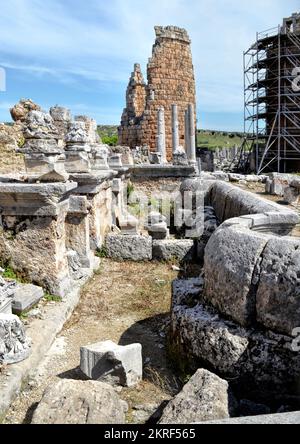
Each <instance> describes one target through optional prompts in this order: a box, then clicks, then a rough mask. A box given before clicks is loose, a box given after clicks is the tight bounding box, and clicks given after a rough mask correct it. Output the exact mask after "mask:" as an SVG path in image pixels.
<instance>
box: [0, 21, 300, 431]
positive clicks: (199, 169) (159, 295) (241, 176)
mask: <svg viewBox="0 0 300 444" xmlns="http://www.w3.org/2000/svg"><path fill="white" fill-rule="evenodd" d="M298 18H299V15H297V14H296V15H293V16H292V17H291V19H286V20H285V22H284V23H285V26H286V27H288V29H287V28H286V27H283V28H282V27H281V28H280V29H281V31H280V32H281V33H282V34H283V36H284V37H283V40H284V41H285V42H286V41H287V38H288V36H287V35H286V33H287V32H288V33H290V32H291V33H293V34H295V37H293V39H294V40H293V42H294V44H295V45H296V43H298V39H299V27H298ZM155 32H156V41H155V44H154V47H153V53H152V57H151V58H150V60H149V63H148V67H147V83H145V81H144V78H143V75H142V70H141V67H140V65H138V64H136V65H135V66H134V71H133V73H132V75H131V78H130V81H129V85H128V88H127V93H126V108H125V110H124V112H123V115H122V122H121V126H120V127H119V141H118V144H117V145H116V146H110V145H108V144H105V143H103V141H102V140H101V137H100V135H99V131H98V128H97V122H96V121H95V120H94V119H93V118H90V117H89V116H86V115H80V116H73V115H72V113H71V111H70V110H69V109H67V108H65V107H62V106H53V107H51V108H50V109H49V110H43V109H42V108H41V107H40V106H39V105H37V104H35V103H34V102H33V101H31V100H27V99H26V100H25V99H23V100H21V101H20V102H19V103H18V104H17V105H15V106H14V107H13V108H12V109H11V116H12V119H13V123H11V124H10V125H7V124H1V125H0V143H1V147H2V145H3V153H5V156H6V155H7V153H8V152H9V153H10V154H11V156H12V161H11V164H10V165H9V166H6V167H5V168H6V170H5V171H3V170H1V173H0V267H1V268H0V393H1V397H0V419H1V421H3V422H4V423H19V422H24V423H32V424H62V423H63V424H152V425H153V424H159V425H170V424H187V425H193V424H198V423H210V422H215V421H217V422H221V423H222V422H225V423H231V422H232V421H233V422H234V421H236V423H247V422H250V423H251V422H253V423H255V422H258V423H300V414H299V411H300V384H299V381H300V239H299V236H300V230H299V227H300V207H299V204H300V202H299V200H300V179H299V175H298V174H292V173H291V174H287V173H286V174H281V173H280V172H278V171H277V170H276V169H273V170H272V171H271V172H269V171H264V174H246V173H245V171H238V168H237V166H238V165H239V163H245V162H244V161H249V157H251V152H248V151H247V152H245V146H244V145H243V146H242V147H239V149H237V148H236V147H235V148H234V149H233V150H232V151H230V148H228V147H223V148H219V149H217V150H216V151H215V153H214V156H213V155H212V154H211V153H210V152H209V150H204V151H202V152H201V155H199V150H197V134H196V131H197V129H196V97H195V79H194V70H193V64H192V56H191V40H190V38H189V36H188V33H187V31H186V30H184V29H181V28H178V27H175V26H167V27H161V26H157V27H155ZM265 43H266V42H265ZM269 43H270V45H274V44H275V43H274V39H273V38H272V39H271V40H270V41H269ZM293 60H294V59H293ZM261 63H268V62H267V61H264V62H261ZM285 68H286V69H289V68H290V66H289V65H288V64H287V65H286V67H285ZM297 94H298V93H297ZM297 97H298V96H297ZM269 105H270V104H269ZM270 107H271V109H270ZM273 107H275V104H274V103H273V102H272V104H271V105H270V106H269V111H270V115H273V114H274V112H275V111H274V112H273ZM296 123H297V121H296V118H295V119H294V120H293V129H292V134H293V136H292V137H293V138H294V137H296V136H297V137H298V136H299V134H300V133H299V125H298V126H297V127H296V129H295V125H296ZM268 125H269V124H268ZM273 131H275V125H274V127H273ZM296 133H297V134H298V135H297V134H296ZM269 136H270V135H269ZM276 136H278V135H277V134H276V132H272V137H271V138H270V140H272V138H273V137H274V138H275V137H276ZM286 137H287V136H285V135H284V137H283V138H285V139H286ZM245 140H246V138H245ZM293 140H294V139H293ZM243 143H245V142H243ZM286 143H287V140H286ZM289 143H290V142H289ZM274 144H275V143H274ZM280 149H281V148H280ZM268 152H269V150H268ZM252 153H253V151H252ZM243 156H244V157H243ZM253 159H254V161H255V160H257V158H256V159H255V158H253ZM253 159H252V160H253ZM281 160H284V159H281ZM286 160H287V159H286ZM260 173H262V171H261V172H260Z"/></svg>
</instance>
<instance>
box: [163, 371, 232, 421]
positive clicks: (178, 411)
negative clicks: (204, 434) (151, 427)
mask: <svg viewBox="0 0 300 444" xmlns="http://www.w3.org/2000/svg"><path fill="white" fill-rule="evenodd" d="M229 403H230V400H229V394H228V383H227V381H224V379H221V378H219V377H218V376H216V375H214V374H213V373H211V372H209V371H207V370H204V369H199V370H198V371H197V372H196V373H195V374H194V376H192V378H191V379H190V380H189V382H188V383H187V384H186V385H185V386H184V387H183V389H182V391H181V392H180V393H179V394H178V395H177V396H175V398H174V399H173V400H172V401H170V402H169V404H168V405H167V407H166V408H165V409H164V412H163V415H162V417H161V419H160V421H159V423H160V424H191V423H193V422H199V421H209V420H214V419H223V418H229V413H230V411H229V410H230V407H229Z"/></svg>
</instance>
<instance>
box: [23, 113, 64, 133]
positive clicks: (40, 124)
mask: <svg viewBox="0 0 300 444" xmlns="http://www.w3.org/2000/svg"><path fill="white" fill-rule="evenodd" d="M24 137H25V139H52V138H54V139H57V138H58V132H57V128H56V126H55V125H54V122H53V119H52V117H51V116H50V114H48V113H44V112H42V111H30V112H29V113H28V114H27V116H26V121H25V130H24Z"/></svg>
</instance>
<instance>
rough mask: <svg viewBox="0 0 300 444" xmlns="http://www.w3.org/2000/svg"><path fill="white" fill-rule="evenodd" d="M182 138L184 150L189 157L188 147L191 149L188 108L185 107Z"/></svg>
mask: <svg viewBox="0 0 300 444" xmlns="http://www.w3.org/2000/svg"><path fill="white" fill-rule="evenodd" d="M184 140H185V145H184V146H185V152H186V155H187V157H188V159H190V149H191V142H190V131H189V110H188V109H186V110H185V112H184Z"/></svg>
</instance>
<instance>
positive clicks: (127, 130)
mask: <svg viewBox="0 0 300 444" xmlns="http://www.w3.org/2000/svg"><path fill="white" fill-rule="evenodd" d="M155 33H156V41H155V44H154V46H153V52H152V57H151V58H150V59H149V63H148V67H147V80H148V84H147V86H146V85H145V83H144V80H143V77H142V74H141V71H140V66H139V65H138V64H136V65H135V69H134V72H133V73H132V75H131V78H130V81H129V86H128V89H127V100H126V102H127V103H126V109H125V110H124V112H123V116H122V121H121V126H120V127H119V143H120V145H128V146H130V147H131V148H135V147H136V146H143V145H147V146H149V147H150V150H151V151H155V150H156V135H157V111H158V109H159V108H160V107H163V108H164V110H165V124H166V149H167V158H168V160H170V159H171V158H172V116H171V106H172V104H176V105H178V118H179V141H180V145H182V146H183V147H184V146H185V131H184V125H185V110H186V109H187V107H188V105H189V104H190V103H191V104H193V105H194V107H195V109H196V98H195V95H196V93H195V78H194V68H193V63H192V54H191V46H190V45H191V41H190V39H189V36H188V34H187V32H186V31H185V30H184V29H180V28H177V27H174V26H167V27H160V26H157V27H155ZM145 96H146V97H145ZM144 102H145V105H144V109H143V104H144ZM195 127H196V113H195Z"/></svg>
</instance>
